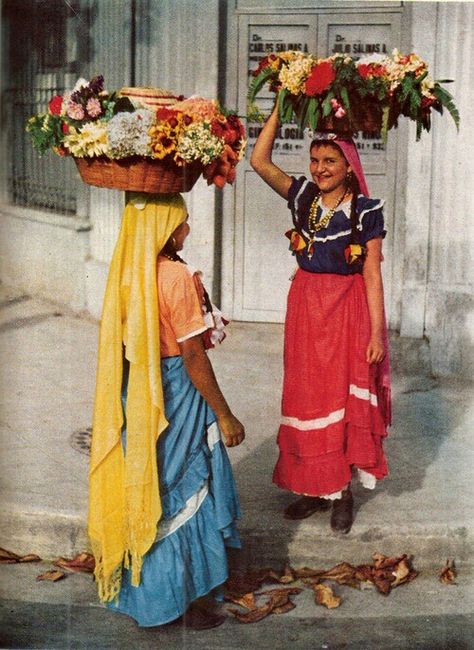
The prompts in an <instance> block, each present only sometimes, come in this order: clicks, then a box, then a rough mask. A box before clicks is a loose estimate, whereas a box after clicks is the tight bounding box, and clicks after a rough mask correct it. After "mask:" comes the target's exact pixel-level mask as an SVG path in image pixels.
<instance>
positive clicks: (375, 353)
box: [366, 338, 385, 363]
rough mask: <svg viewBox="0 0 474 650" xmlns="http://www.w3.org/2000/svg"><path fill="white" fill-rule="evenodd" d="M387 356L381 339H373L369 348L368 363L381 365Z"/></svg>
mask: <svg viewBox="0 0 474 650" xmlns="http://www.w3.org/2000/svg"><path fill="white" fill-rule="evenodd" d="M384 356H385V348H384V345H383V342H382V339H381V338H371V339H370V341H369V345H368V346H367V353H366V361H367V363H380V362H381V361H382V359H383V358H384Z"/></svg>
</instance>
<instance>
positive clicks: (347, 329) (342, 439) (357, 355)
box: [273, 269, 390, 496]
mask: <svg viewBox="0 0 474 650" xmlns="http://www.w3.org/2000/svg"><path fill="white" fill-rule="evenodd" d="M369 339H370V318H369V310H368V305H367V297H366V292H365V284H364V279H363V277H362V276H361V275H360V274H358V273H357V274H355V275H350V276H345V275H335V274H323V273H308V272H306V271H303V270H301V269H299V270H298V271H297V273H296V276H295V278H294V280H293V282H292V285H291V289H290V292H289V295H288V308H287V315H286V323H285V351H284V380H283V397H282V420H281V425H280V429H279V432H278V446H279V449H280V455H279V458H278V461H277V464H276V466H275V470H274V474H273V481H274V483H276V485H278V486H279V487H281V488H284V489H286V490H291V491H292V492H296V493H298V494H307V495H311V496H328V495H332V494H334V493H337V492H338V491H340V490H342V489H343V488H344V487H345V486H346V485H347V484H348V483H349V481H350V480H351V474H352V467H355V468H358V469H359V470H362V471H363V472H366V473H367V474H369V475H371V478H372V480H373V482H374V483H375V479H381V478H383V477H384V476H386V475H387V462H386V459H385V456H384V453H383V448H382V441H383V438H384V437H385V436H386V435H387V426H388V425H389V424H390V370H389V357H388V348H386V349H387V354H386V357H385V359H384V361H383V362H382V363H380V364H372V365H369V364H368V363H367V361H366V350H367V345H368V343H369ZM385 339H387V337H386V333H385Z"/></svg>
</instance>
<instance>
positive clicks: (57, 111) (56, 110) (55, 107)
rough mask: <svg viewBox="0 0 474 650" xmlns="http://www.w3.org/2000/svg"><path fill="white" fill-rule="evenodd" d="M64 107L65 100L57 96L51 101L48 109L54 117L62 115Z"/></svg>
mask: <svg viewBox="0 0 474 650" xmlns="http://www.w3.org/2000/svg"><path fill="white" fill-rule="evenodd" d="M62 105H63V98H62V97H61V95H55V96H54V97H53V98H52V99H50V100H49V103H48V108H49V112H50V113H51V114H52V115H61V107H62Z"/></svg>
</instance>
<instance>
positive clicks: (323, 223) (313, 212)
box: [308, 188, 347, 239]
mask: <svg viewBox="0 0 474 650" xmlns="http://www.w3.org/2000/svg"><path fill="white" fill-rule="evenodd" d="M346 196H347V188H346V190H345V191H344V194H343V195H342V196H341V198H340V199H339V201H338V202H337V203H336V205H335V206H334V207H333V208H330V209H329V210H328V211H327V212H326V214H325V215H324V217H321V219H320V220H319V221H318V208H319V207H321V209H322V206H320V204H319V199H320V198H321V195H320V194H317V195H316V196H315V197H314V199H313V202H312V203H311V207H310V209H309V216H308V232H309V233H310V234H312V235H314V234H315V233H316V232H318V230H322V229H323V228H326V227H327V226H328V225H329V222H330V221H331V219H332V218H333V216H334V214H335V213H336V211H337V209H338V207H339V206H340V205H341V203H342V202H343V201H344V199H345V198H346ZM312 239H314V238H312Z"/></svg>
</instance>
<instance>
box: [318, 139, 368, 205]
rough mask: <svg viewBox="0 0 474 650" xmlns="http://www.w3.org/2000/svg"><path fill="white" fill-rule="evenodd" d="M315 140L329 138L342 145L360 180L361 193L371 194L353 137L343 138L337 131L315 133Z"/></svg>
mask: <svg viewBox="0 0 474 650" xmlns="http://www.w3.org/2000/svg"><path fill="white" fill-rule="evenodd" d="M314 140H316V141H319V142H324V141H325V140H328V141H330V142H333V143H334V144H337V146H338V147H340V149H341V151H342V153H343V154H344V158H345V159H346V160H347V162H348V163H349V165H350V166H351V167H352V171H353V172H354V174H355V176H356V178H357V180H358V181H359V187H360V191H361V194H364V195H365V196H370V194H369V188H368V187H367V182H366V180H365V176H364V170H363V169H362V163H361V162H360V158H359V152H358V151H357V147H356V145H355V142H354V140H352V138H349V139H348V138H343V137H341V136H340V135H337V133H315V134H314Z"/></svg>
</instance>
